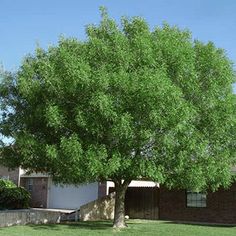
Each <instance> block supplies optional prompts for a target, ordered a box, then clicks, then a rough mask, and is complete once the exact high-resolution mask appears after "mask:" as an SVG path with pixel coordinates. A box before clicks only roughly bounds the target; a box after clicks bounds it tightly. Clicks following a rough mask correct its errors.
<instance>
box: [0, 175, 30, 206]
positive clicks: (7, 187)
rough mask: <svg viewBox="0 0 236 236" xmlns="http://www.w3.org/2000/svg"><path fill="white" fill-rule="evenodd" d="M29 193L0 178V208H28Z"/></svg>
mask: <svg viewBox="0 0 236 236" xmlns="http://www.w3.org/2000/svg"><path fill="white" fill-rule="evenodd" d="M29 201H30V193H29V192H28V191H27V190H25V189H24V188H22V187H17V186H16V185H15V184H14V183H13V182H11V181H9V180H4V179H0V209H21V208H28V207H29Z"/></svg>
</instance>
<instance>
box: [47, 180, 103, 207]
mask: <svg viewBox="0 0 236 236" xmlns="http://www.w3.org/2000/svg"><path fill="white" fill-rule="evenodd" d="M48 194H49V196H48V197H49V201H48V208H60V209H76V208H80V206H82V205H84V204H86V203H88V202H91V201H93V200H96V199H97V197H98V183H91V184H86V185H80V186H78V187H75V186H73V185H66V186H63V187H62V186H60V185H55V184H53V183H51V185H50V187H49V191H48Z"/></svg>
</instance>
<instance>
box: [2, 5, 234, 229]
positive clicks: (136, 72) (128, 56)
mask: <svg viewBox="0 0 236 236" xmlns="http://www.w3.org/2000/svg"><path fill="white" fill-rule="evenodd" d="M86 32H87V39H86V40H84V41H79V40H77V39H74V38H69V39H64V38H62V39H60V40H59V42H58V45H57V46H53V47H49V48H48V49H47V50H43V49H40V48H37V49H36V52H35V54H34V55H31V56H27V57H26V58H25V60H24V61H23V63H22V65H21V67H20V69H19V70H18V72H17V73H15V74H12V73H8V74H7V73H5V75H4V79H3V80H2V82H1V87H0V96H1V97H0V98H1V109H2V111H3V113H2V119H1V126H0V128H1V133H2V135H3V136H5V137H12V138H13V140H14V142H13V143H12V145H8V146H6V145H5V146H4V148H3V149H2V153H1V157H2V158H1V160H2V162H3V163H4V164H5V165H8V166H9V167H11V168H14V167H15V166H19V165H21V166H22V167H23V168H25V169H28V170H30V171H41V172H47V173H49V174H50V175H51V176H53V177H54V179H55V180H56V181H58V182H60V183H65V184H67V183H69V184H79V183H84V182H91V181H105V180H112V181H113V182H114V184H115V191H116V204H115V219H114V226H115V227H124V226H125V221H124V197H125V192H126V189H127V187H128V185H129V183H130V181H131V180H135V179H148V180H154V181H158V182H159V183H161V184H164V185H166V186H168V187H170V188H189V189H197V190H201V189H209V188H210V189H213V190H216V189H217V188H218V187H220V186H223V187H227V186H229V185H230V183H231V182H232V175H231V166H232V165H233V164H234V161H235V159H234V157H235V134H236V132H235V112H236V110H235V100H234V95H233V92H232V83H234V81H235V75H234V71H233V67H232V64H231V62H230V61H229V59H228V58H227V56H226V55H225V53H224V51H223V50H222V49H218V48H216V47H215V46H214V44H213V43H211V42H209V43H206V44H204V43H201V42H199V41H193V40H192V37H191V34H190V32H189V31H186V30H184V31H182V30H180V29H179V28H177V27H170V26H169V25H168V24H164V25H163V26H162V27H157V28H155V29H154V30H152V31H151V30H150V29H149V27H148V24H147V23H146V22H145V20H143V19H142V18H139V17H134V18H132V19H128V18H123V19H122V21H121V25H117V23H116V22H115V21H114V20H113V19H111V18H110V17H108V15H107V13H106V11H104V10H103V11H102V20H101V22H100V24H99V25H89V26H88V27H87V28H86Z"/></svg>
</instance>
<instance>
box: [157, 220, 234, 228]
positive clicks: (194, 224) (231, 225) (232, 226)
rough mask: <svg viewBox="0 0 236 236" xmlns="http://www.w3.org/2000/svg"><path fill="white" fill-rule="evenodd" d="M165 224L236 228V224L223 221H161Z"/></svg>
mask: <svg viewBox="0 0 236 236" xmlns="http://www.w3.org/2000/svg"><path fill="white" fill-rule="evenodd" d="M161 223H163V224H176V225H190V226H201V227H214V228H236V224H223V223H204V222H192V221H189V222H188V221H161Z"/></svg>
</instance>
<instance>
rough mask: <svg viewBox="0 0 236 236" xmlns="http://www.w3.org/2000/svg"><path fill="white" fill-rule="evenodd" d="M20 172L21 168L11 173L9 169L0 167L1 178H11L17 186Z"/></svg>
mask: <svg viewBox="0 0 236 236" xmlns="http://www.w3.org/2000/svg"><path fill="white" fill-rule="evenodd" d="M19 171H20V169H19V168H17V169H15V170H12V171H9V170H8V168H6V167H3V166H0V178H9V179H10V180H12V181H13V182H14V183H15V184H16V185H18V180H19Z"/></svg>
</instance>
